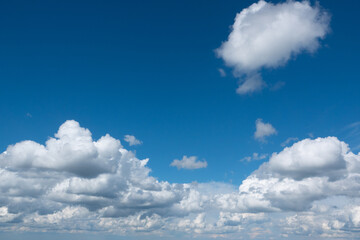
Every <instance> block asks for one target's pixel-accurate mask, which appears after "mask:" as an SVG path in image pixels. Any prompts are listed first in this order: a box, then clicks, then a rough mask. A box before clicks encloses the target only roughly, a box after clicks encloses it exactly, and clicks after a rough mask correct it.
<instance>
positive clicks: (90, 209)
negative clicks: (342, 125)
mask: <svg viewBox="0 0 360 240" xmlns="http://www.w3.org/2000/svg"><path fill="white" fill-rule="evenodd" d="M256 156H257V157H260V155H256ZM190 158H191V157H189V158H185V159H190ZM183 159H184V158H183ZM179 161H182V160H179ZM184 162H185V161H184ZM190 162H192V163H193V162H195V163H196V162H198V161H197V159H196V158H192V160H190ZM147 163H148V159H143V160H141V159H138V158H137V157H136V156H135V154H134V153H133V152H131V151H129V150H126V149H125V148H124V147H123V146H122V145H121V143H120V141H119V140H117V139H114V138H112V137H111V136H110V135H108V134H106V135H105V136H103V137H101V138H100V139H98V140H94V139H93V138H92V136H91V132H90V131H89V130H87V129H85V128H82V127H81V126H80V125H79V123H77V122H75V121H66V122H65V123H64V124H63V125H61V126H60V128H59V130H58V132H57V133H56V134H55V137H53V138H49V140H48V141H46V143H45V144H39V143H36V142H33V141H22V142H19V143H16V144H14V145H10V146H9V147H8V148H7V149H6V151H4V152H3V153H2V154H1V155H0V230H1V231H67V232H73V231H85V232H86V231H91V232H93V231H100V232H104V231H105V232H112V233H114V234H119V235H124V236H126V235H127V234H134V233H136V234H138V235H137V236H139V239H140V238H141V237H140V235H141V234H145V235H149V234H154V236H159V234H160V235H162V236H168V237H174V234H175V235H176V236H182V238H183V239H184V238H186V239H190V238H192V237H205V238H219V239H225V238H230V239H250V238H251V239H256V238H259V239H271V238H275V239H279V238H280V237H284V238H292V239H294V238H297V239H298V238H300V239H301V238H304V239H307V238H308V237H310V236H311V237H312V238H316V239H320V238H324V239H331V238H341V239H356V236H357V234H358V231H359V230H360V154H355V153H353V152H351V151H350V149H349V147H348V145H347V144H346V143H344V142H342V141H340V140H338V139H337V138H335V137H326V138H317V139H304V140H301V141H298V142H296V143H294V144H293V145H292V146H290V147H286V148H285V149H283V150H282V151H280V152H279V153H274V154H272V155H271V156H270V159H269V161H266V162H264V163H263V164H262V165H261V166H260V167H259V168H258V169H257V170H256V171H254V172H253V173H252V174H251V175H250V176H248V177H247V178H246V179H245V180H244V181H243V182H242V183H241V185H240V186H239V187H238V189H236V187H235V186H233V185H231V184H226V183H218V182H209V183H182V184H177V183H169V182H167V181H159V180H157V179H156V178H154V177H152V176H151V175H150V172H151V170H150V169H149V168H148V167H147Z"/></svg>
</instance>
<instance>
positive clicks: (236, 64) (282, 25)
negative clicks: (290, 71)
mask: <svg viewBox="0 0 360 240" xmlns="http://www.w3.org/2000/svg"><path fill="white" fill-rule="evenodd" d="M329 20H330V17H329V15H328V14H327V13H326V12H324V11H323V10H322V9H321V8H320V7H319V6H318V5H316V6H311V5H310V3H309V1H302V2H298V1H293V0H290V1H286V2H284V3H279V4H272V3H268V2H266V1H263V0H260V1H259V2H258V3H254V4H252V5H251V6H250V7H248V8H245V9H243V10H242V11H241V12H240V13H238V14H237V15H236V18H235V22H234V24H233V26H232V32H231V33H230V35H229V37H228V40H227V41H225V42H224V43H223V44H222V45H221V47H220V48H218V49H217V54H218V56H219V57H221V58H223V59H224V61H225V63H226V64H227V65H228V66H230V67H233V68H234V69H235V75H237V76H242V75H246V78H245V79H244V80H243V81H242V82H241V83H240V86H239V88H238V89H237V93H239V94H248V93H252V92H255V91H259V90H261V89H262V88H263V87H264V86H266V83H265V82H264V81H263V80H262V78H261V76H260V75H259V74H257V72H259V71H260V70H261V69H262V68H276V67H278V66H281V65H284V64H285V63H286V62H287V61H289V59H290V58H291V57H293V56H296V55H297V54H299V53H301V52H303V51H307V52H314V51H315V50H316V49H317V48H318V47H319V39H322V38H324V37H325V35H326V34H327V33H328V31H329Z"/></svg>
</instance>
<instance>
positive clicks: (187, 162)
mask: <svg viewBox="0 0 360 240" xmlns="http://www.w3.org/2000/svg"><path fill="white" fill-rule="evenodd" d="M170 166H173V167H177V168H178V169H182V168H183V169H199V168H206V167H207V162H206V161H205V160H204V161H198V160H197V157H196V156H190V157H187V156H183V158H182V159H181V160H178V159H175V160H174V161H172V163H171V164H170Z"/></svg>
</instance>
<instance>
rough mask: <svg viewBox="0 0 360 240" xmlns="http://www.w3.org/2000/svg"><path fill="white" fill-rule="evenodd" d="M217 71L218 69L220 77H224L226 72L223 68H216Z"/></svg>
mask: <svg viewBox="0 0 360 240" xmlns="http://www.w3.org/2000/svg"><path fill="white" fill-rule="evenodd" d="M218 71H219V73H220V76H221V77H226V72H225V70H224V69H222V68H218Z"/></svg>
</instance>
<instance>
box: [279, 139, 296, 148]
mask: <svg viewBox="0 0 360 240" xmlns="http://www.w3.org/2000/svg"><path fill="white" fill-rule="evenodd" d="M298 140H299V139H298V138H297V137H289V138H288V139H286V140H285V141H284V142H282V143H281V144H280V145H281V146H282V147H286V146H288V145H289V144H290V143H292V142H296V141H298Z"/></svg>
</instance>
